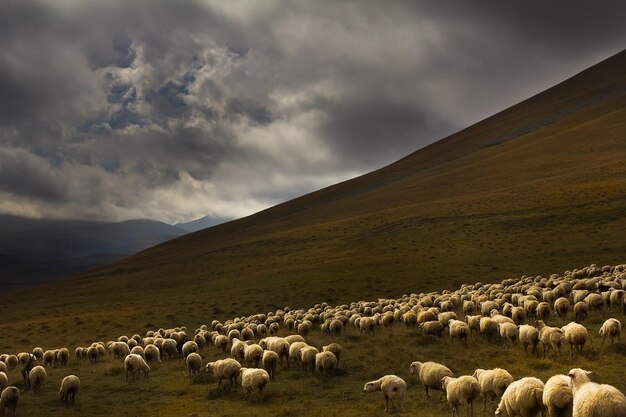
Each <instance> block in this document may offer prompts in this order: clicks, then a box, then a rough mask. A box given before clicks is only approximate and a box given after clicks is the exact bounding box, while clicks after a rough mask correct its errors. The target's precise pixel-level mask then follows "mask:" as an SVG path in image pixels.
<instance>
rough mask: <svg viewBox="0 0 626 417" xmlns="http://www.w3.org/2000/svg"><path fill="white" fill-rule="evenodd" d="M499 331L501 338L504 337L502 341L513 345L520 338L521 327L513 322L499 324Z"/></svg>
mask: <svg viewBox="0 0 626 417" xmlns="http://www.w3.org/2000/svg"><path fill="white" fill-rule="evenodd" d="M498 331H499V332H500V338H502V341H503V343H504V344H505V345H506V344H507V343H508V344H509V345H511V346H513V344H514V343H515V342H516V341H517V339H518V338H519V329H518V328H517V326H516V325H515V324H513V323H500V324H498Z"/></svg>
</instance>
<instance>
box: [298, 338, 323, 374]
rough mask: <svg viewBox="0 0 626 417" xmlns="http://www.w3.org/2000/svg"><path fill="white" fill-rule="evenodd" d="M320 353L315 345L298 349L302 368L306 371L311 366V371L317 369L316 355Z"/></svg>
mask: <svg viewBox="0 0 626 417" xmlns="http://www.w3.org/2000/svg"><path fill="white" fill-rule="evenodd" d="M318 353H319V350H317V348H315V347H313V346H308V345H307V346H304V347H303V348H301V349H300V350H299V351H298V359H299V360H300V363H301V364H302V370H303V371H306V370H307V369H308V368H311V372H313V371H315V355H317V354H318Z"/></svg>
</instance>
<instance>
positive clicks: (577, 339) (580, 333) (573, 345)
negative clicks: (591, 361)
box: [561, 322, 588, 356]
mask: <svg viewBox="0 0 626 417" xmlns="http://www.w3.org/2000/svg"><path fill="white" fill-rule="evenodd" d="M561 330H562V331H563V334H564V335H565V340H567V343H569V349H570V356H574V350H577V351H578V354H582V353H583V346H585V343H586V342H587V336H588V333H587V329H586V328H585V326H583V325H581V324H578V323H575V322H571V323H569V324H567V325H565V326H563V327H561Z"/></svg>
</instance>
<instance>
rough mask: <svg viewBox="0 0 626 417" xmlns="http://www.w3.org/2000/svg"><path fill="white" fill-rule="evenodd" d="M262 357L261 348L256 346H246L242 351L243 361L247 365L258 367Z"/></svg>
mask: <svg viewBox="0 0 626 417" xmlns="http://www.w3.org/2000/svg"><path fill="white" fill-rule="evenodd" d="M262 357H263V348H262V347H261V346H259V345H257V344H254V343H253V344H251V345H246V346H245V347H244V349H243V360H244V361H246V362H247V363H249V364H252V365H254V367H255V368H258V367H259V363H260V362H261V358H262Z"/></svg>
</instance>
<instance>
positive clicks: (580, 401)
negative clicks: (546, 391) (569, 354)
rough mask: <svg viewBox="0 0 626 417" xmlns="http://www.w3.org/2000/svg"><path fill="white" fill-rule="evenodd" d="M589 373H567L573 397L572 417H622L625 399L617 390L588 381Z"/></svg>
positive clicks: (576, 369)
mask: <svg viewBox="0 0 626 417" xmlns="http://www.w3.org/2000/svg"><path fill="white" fill-rule="evenodd" d="M590 374H592V373H591V372H588V371H585V370H583V369H580V368H575V369H572V370H570V371H569V373H568V376H569V378H570V387H571V388H572V395H573V398H574V399H573V417H624V416H626V397H625V396H624V394H622V393H621V392H620V391H619V390H618V389H617V388H615V387H613V386H612V385H607V384H597V383H595V382H591V381H590V380H589V375H590Z"/></svg>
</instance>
